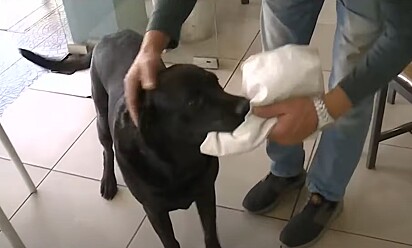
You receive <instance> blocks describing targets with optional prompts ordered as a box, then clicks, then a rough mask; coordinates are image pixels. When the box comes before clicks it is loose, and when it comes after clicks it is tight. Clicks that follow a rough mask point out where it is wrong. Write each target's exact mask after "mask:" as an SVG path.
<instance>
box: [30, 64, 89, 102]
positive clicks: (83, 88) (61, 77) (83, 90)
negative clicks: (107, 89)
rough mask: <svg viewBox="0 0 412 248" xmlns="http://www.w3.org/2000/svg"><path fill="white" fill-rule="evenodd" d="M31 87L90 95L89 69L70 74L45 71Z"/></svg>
mask: <svg viewBox="0 0 412 248" xmlns="http://www.w3.org/2000/svg"><path fill="white" fill-rule="evenodd" d="M30 88H31V89H36V90H42V91H47V92H53V93H60V94H66V95H72V96H79V97H91V95H92V88H91V80H90V71H89V70H84V71H77V72H75V73H73V74H72V75H65V74H60V73H47V74H44V75H42V76H41V77H39V78H38V79H37V80H36V81H35V82H34V83H33V85H31V86H30Z"/></svg>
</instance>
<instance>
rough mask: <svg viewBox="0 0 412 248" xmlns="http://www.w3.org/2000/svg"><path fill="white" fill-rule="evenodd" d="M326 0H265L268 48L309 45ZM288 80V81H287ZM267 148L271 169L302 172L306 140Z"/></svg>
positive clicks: (282, 173) (263, 17) (280, 173)
mask: <svg viewBox="0 0 412 248" xmlns="http://www.w3.org/2000/svg"><path fill="white" fill-rule="evenodd" d="M323 2H324V0H309V1H308V0H263V1H262V12H261V23H260V27H261V28H260V30H261V36H262V46H263V50H264V51H268V50H273V49H276V48H278V47H280V46H283V45H286V44H291V43H292V44H301V45H306V44H309V42H310V39H311V37H312V34H313V31H314V29H315V25H316V21H317V19H318V16H319V13H320V10H321V9H322V5H323ZM285 83H287V82H285ZM266 151H267V154H268V156H269V158H270V159H271V160H272V165H271V172H272V173H273V174H274V175H276V176H281V177H292V176H296V175H298V174H299V173H301V172H302V169H303V163H304V157H305V152H304V150H303V143H302V144H299V145H294V146H282V145H279V144H277V143H275V142H268V143H267V146H266Z"/></svg>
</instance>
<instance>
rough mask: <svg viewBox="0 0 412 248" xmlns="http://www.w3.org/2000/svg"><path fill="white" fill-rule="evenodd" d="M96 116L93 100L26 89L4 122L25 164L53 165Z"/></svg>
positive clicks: (4, 155)
mask: <svg viewBox="0 0 412 248" xmlns="http://www.w3.org/2000/svg"><path fill="white" fill-rule="evenodd" d="M94 117H95V110H94V106H93V102H92V100H91V99H84V98H79V97H72V96H65V95H61V94H54V93H48V92H42V91H36V90H27V91H25V92H24V93H22V94H21V96H20V97H19V98H18V99H17V100H16V101H15V102H14V103H13V104H12V105H10V106H9V108H8V109H7V110H6V111H5V113H4V115H3V117H2V119H1V121H2V125H3V127H4V129H5V130H6V132H7V134H8V135H9V137H10V140H11V141H12V143H13V144H14V146H15V147H16V150H17V152H18V153H19V155H20V156H21V159H22V160H23V162H24V163H29V164H35V165H39V166H43V167H46V168H52V167H53V166H54V165H55V163H56V162H57V161H58V160H59V159H60V157H61V156H62V155H63V154H64V153H65V152H66V151H67V149H68V148H69V147H70V145H71V144H73V142H74V141H75V140H76V138H77V137H78V136H79V135H80V134H81V132H82V131H83V130H84V129H85V128H86V127H87V125H89V124H90V122H91V121H92V120H93V118H94ZM0 156H1V157H3V158H8V157H9V156H8V155H7V153H6V151H5V150H4V148H3V147H2V146H1V147H0Z"/></svg>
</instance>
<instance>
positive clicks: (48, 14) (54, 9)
mask: <svg viewBox="0 0 412 248" xmlns="http://www.w3.org/2000/svg"><path fill="white" fill-rule="evenodd" d="M46 4H47V3H44V4H43V5H42V6H40V7H38V8H36V9H35V10H33V11H32V12H30V13H29V14H28V15H26V16H25V17H23V18H22V19H21V20H19V21H18V22H16V23H15V24H13V25H12V26H11V27H10V28H9V29H8V31H11V32H13V30H10V29H12V28H14V27H16V26H17V25H18V24H19V23H21V22H23V21H24V20H25V19H26V18H28V17H29V16H31V15H32V14H34V12H36V11H38V10H39V9H41V8H43V7H44V6H45V5H46ZM59 8H60V5H59V6H57V7H56V8H53V9H52V10H50V12H49V13H47V14H46V15H44V16H43V17H42V18H40V19H39V20H37V21H36V22H34V23H32V24H31V26H30V27H28V28H26V29H24V31H23V33H25V32H27V31H28V30H30V29H31V28H32V27H33V26H35V25H36V24H37V23H39V22H40V21H42V20H44V19H46V18H47V17H49V16H51V15H52V13H53V12H55V11H56V10H57V9H59ZM16 33H21V32H18V31H17V32H16Z"/></svg>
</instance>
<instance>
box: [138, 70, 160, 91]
mask: <svg viewBox="0 0 412 248" xmlns="http://www.w3.org/2000/svg"><path fill="white" fill-rule="evenodd" d="M141 80H142V81H141V84H142V88H143V89H145V90H153V89H154V88H155V82H156V70H154V69H153V68H151V67H149V66H147V67H144V68H142V70H141Z"/></svg>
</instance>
